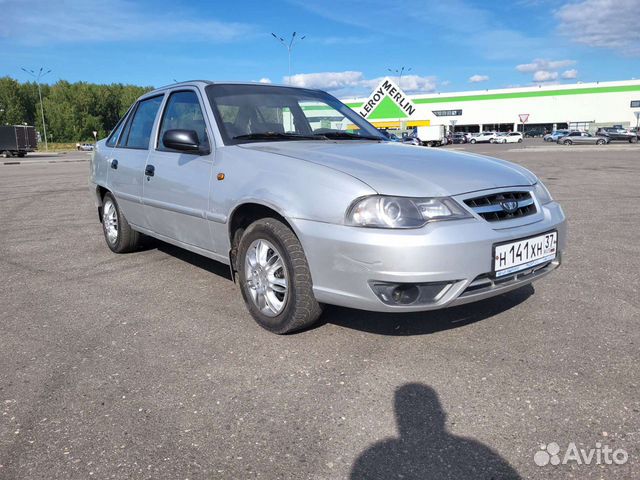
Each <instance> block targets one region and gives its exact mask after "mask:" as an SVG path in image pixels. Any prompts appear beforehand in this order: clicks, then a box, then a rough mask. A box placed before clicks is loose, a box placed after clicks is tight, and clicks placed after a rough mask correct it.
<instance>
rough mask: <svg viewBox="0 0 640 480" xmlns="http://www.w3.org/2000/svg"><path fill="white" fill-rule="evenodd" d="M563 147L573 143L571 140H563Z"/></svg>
mask: <svg viewBox="0 0 640 480" xmlns="http://www.w3.org/2000/svg"><path fill="white" fill-rule="evenodd" d="M562 143H564V144H565V145H573V142H572V141H571V140H565V141H564V142H562Z"/></svg>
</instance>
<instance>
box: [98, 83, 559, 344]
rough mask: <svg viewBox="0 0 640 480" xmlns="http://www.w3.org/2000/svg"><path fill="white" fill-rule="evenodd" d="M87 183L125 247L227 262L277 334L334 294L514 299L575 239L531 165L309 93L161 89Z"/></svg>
mask: <svg viewBox="0 0 640 480" xmlns="http://www.w3.org/2000/svg"><path fill="white" fill-rule="evenodd" d="M307 105H313V106H318V105H319V106H321V107H322V109H323V110H329V111H330V116H331V117H332V118H333V119H335V120H332V122H331V126H330V127H327V126H326V123H325V122H324V121H323V120H321V119H318V118H317V117H314V116H313V111H310V110H308V109H305V108H303V107H305V106H307ZM267 113H268V115H267ZM352 125H355V126H356V127H357V128H356V129H353V128H352V127H351V126H352ZM89 191H90V194H91V197H92V201H93V202H95V206H96V210H97V213H98V217H99V219H100V220H101V222H102V227H103V233H104V238H105V241H106V244H107V246H108V248H109V249H111V250H112V251H113V252H114V253H124V252H130V251H132V250H135V249H136V248H137V247H138V246H139V244H140V241H141V240H142V234H146V235H150V236H152V237H156V238H159V239H161V240H163V241H165V242H168V243H171V244H174V245H176V246H178V247H181V248H184V249H187V250H190V251H192V252H195V253H197V254H200V255H204V256H206V257H209V258H212V259H214V260H216V261H219V262H222V263H223V264H226V265H229V266H230V275H231V278H232V279H233V280H234V281H236V282H237V284H238V285H239V289H240V293H241V295H242V297H243V299H244V302H245V304H246V306H247V310H248V311H249V313H250V314H251V316H252V317H253V318H254V319H255V321H256V322H257V323H258V324H259V325H261V326H262V327H264V328H265V329H267V330H269V331H271V332H274V333H278V334H283V333H287V332H292V331H296V330H300V329H304V328H307V327H309V326H310V325H312V324H313V323H314V322H315V321H316V320H317V319H318V317H319V316H320V314H321V313H322V307H323V305H325V304H330V305H342V306H346V307H350V308H358V309H364V310H371V311H382V312H391V313H394V314H398V313H400V312H417V311H425V310H434V309H440V308H444V307H449V306H453V305H461V304H466V303H469V302H474V301H478V300H482V299H485V298H489V297H494V296H496V295H501V294H503V293H505V292H508V291H511V290H515V289H517V288H520V287H522V286H524V285H528V284H530V283H531V282H533V281H535V280H537V279H539V278H542V277H544V276H546V275H548V274H550V273H551V272H553V271H554V270H555V269H556V268H557V267H558V266H559V265H560V264H561V261H562V251H563V250H564V248H565V245H566V221H565V215H564V213H563V211H562V208H561V207H560V205H559V204H558V203H557V202H555V201H554V200H553V198H552V197H551V195H550V193H549V191H548V190H547V189H546V187H545V186H544V184H543V183H542V182H541V181H540V179H538V178H537V177H536V175H534V174H533V173H532V172H530V171H529V170H527V169H526V168H524V167H522V166H520V165H517V164H512V163H509V162H506V161H504V160H498V159H492V158H489V157H486V156H480V155H473V154H469V153H463V152H452V151H443V150H435V149H426V148H410V147H407V146H405V145H402V144H399V143H392V142H388V141H386V140H385V139H384V137H383V136H382V134H381V133H380V132H378V131H377V130H376V128H375V127H374V126H373V125H371V124H370V123H368V122H367V121H366V120H365V119H363V118H362V117H361V116H360V115H358V114H357V113H356V112H354V111H353V110H352V109H351V108H349V107H348V106H346V105H345V104H343V103H342V102H340V101H339V100H338V99H336V98H335V97H333V96H331V95H329V94H327V93H325V92H321V91H318V90H311V89H306V88H305V89H302V88H293V87H280V86H275V85H261V84H239V83H234V84H230V83H213V82H205V81H192V82H183V83H179V84H176V85H170V86H167V87H163V88H161V89H157V90H154V91H152V92H148V93H146V94H145V95H143V96H142V97H140V98H139V99H138V100H137V101H136V102H135V104H134V105H133V107H132V108H131V109H129V111H128V113H127V114H126V115H125V117H124V118H123V119H121V121H120V122H119V124H118V125H117V126H116V128H115V129H114V130H113V133H112V134H111V135H109V137H108V138H107V139H104V140H100V141H99V142H98V143H97V147H96V151H95V152H94V155H92V158H91V163H90V168H89ZM143 260H144V258H142V257H141V258H138V259H136V260H135V262H136V263H139V262H140V261H143ZM125 262H126V260H125ZM120 273H122V272H120ZM167 273H168V274H169V275H168V276H167V281H168V282H176V281H185V279H180V278H175V275H174V276H171V275H170V272H167ZM112 274H113V275H114V276H116V277H117V276H118V275H119V273H118V272H117V271H114V272H112ZM120 277H121V283H122V284H123V285H125V284H126V279H125V278H124V277H123V276H122V275H120ZM186 280H187V281H188V279H186ZM169 286H170V284H169ZM161 294H162V293H160V295H161ZM140 295H142V297H143V301H144V302H148V303H154V302H155V301H156V300H155V299H154V295H156V293H154V292H148V291H144V290H141V291H140ZM113 301H118V297H117V295H116V296H115V297H114V299H113ZM237 320H239V321H241V320H240V319H237ZM240 326H241V324H240V323H239V324H238V327H240ZM212 328H215V327H212Z"/></svg>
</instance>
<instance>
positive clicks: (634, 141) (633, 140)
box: [629, 137, 638, 143]
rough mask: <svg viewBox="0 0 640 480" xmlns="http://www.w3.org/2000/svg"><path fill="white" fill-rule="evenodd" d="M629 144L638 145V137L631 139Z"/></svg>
mask: <svg viewBox="0 0 640 480" xmlns="http://www.w3.org/2000/svg"><path fill="white" fill-rule="evenodd" d="M629 143H638V137H631V138H630V139H629Z"/></svg>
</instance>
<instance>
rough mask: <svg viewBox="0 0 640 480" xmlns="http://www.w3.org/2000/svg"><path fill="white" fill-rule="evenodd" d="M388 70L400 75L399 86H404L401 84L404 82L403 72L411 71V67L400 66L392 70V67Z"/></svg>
mask: <svg viewBox="0 0 640 480" xmlns="http://www.w3.org/2000/svg"><path fill="white" fill-rule="evenodd" d="M387 70H389V71H390V72H391V73H395V74H397V75H398V88H402V86H401V85H400V84H401V83H402V74H403V73H404V72H407V73H409V72H410V71H411V67H409V68H406V67H400V68H396V69H395V70H392V69H391V68H387Z"/></svg>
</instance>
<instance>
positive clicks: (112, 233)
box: [102, 200, 118, 245]
mask: <svg viewBox="0 0 640 480" xmlns="http://www.w3.org/2000/svg"><path fill="white" fill-rule="evenodd" d="M102 223H103V224H104V230H105V232H106V234H107V240H108V241H109V243H110V244H111V245H113V244H115V243H116V241H117V240H118V212H117V211H116V206H115V205H114V203H113V202H112V201H111V200H107V201H106V202H105V204H104V213H103V214H102Z"/></svg>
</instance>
